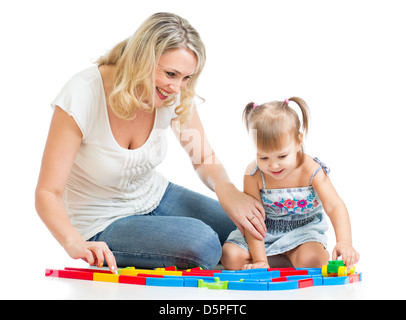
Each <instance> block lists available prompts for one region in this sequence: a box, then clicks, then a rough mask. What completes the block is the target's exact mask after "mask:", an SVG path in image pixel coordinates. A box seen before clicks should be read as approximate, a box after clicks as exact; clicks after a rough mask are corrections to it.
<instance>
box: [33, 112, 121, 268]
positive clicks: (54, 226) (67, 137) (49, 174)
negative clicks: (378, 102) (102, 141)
mask: <svg viewBox="0 0 406 320" xmlns="http://www.w3.org/2000/svg"><path fill="white" fill-rule="evenodd" d="M81 141H82V132H81V131H80V129H79V127H78V126H77V124H76V122H75V121H74V120H73V118H72V117H70V116H69V115H68V114H67V113H66V112H65V111H63V110H62V109H60V108H59V107H56V108H55V111H54V114H53V117H52V120H51V126H50V129H49V134H48V139H47V143H46V146H45V150H44V155H43V158H42V164H41V171H40V175H39V179H38V184H37V188H36V191H35V207H36V210H37V212H38V215H39V216H40V218H41V219H42V221H43V222H44V223H45V225H46V226H47V227H48V229H49V230H50V231H51V233H52V235H53V236H54V237H55V239H56V240H57V241H58V242H59V243H60V244H61V245H62V247H63V248H64V249H65V250H66V252H67V253H68V254H69V255H70V256H71V257H72V258H74V259H79V258H81V259H83V260H85V261H87V262H88V263H89V264H90V265H93V264H94V263H96V264H97V265H98V266H102V265H103V262H104V258H105V259H106V262H107V264H108V265H109V268H110V270H111V271H113V272H115V271H116V270H117V266H116V262H115V259H114V256H113V254H112V253H111V251H110V250H109V249H108V247H107V245H106V244H105V243H102V242H86V241H85V240H83V238H82V237H81V235H80V234H79V233H78V232H77V230H76V229H75V228H74V227H73V225H72V224H71V222H70V220H69V218H68V215H67V213H66V210H65V208H64V204H63V200H62V195H63V192H64V189H65V186H66V183H67V180H68V177H69V174H70V171H71V169H72V165H73V161H74V159H75V157H76V153H77V151H78V149H79V146H80V144H81Z"/></svg>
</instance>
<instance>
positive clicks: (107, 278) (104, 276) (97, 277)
mask: <svg viewBox="0 0 406 320" xmlns="http://www.w3.org/2000/svg"><path fill="white" fill-rule="evenodd" d="M118 277H119V275H118V274H108V273H98V272H95V273H93V281H102V282H115V283H118Z"/></svg>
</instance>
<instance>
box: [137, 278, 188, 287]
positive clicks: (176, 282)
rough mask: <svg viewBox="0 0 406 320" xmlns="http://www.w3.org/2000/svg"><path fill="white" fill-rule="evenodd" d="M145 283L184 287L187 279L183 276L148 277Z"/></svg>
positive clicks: (148, 284)
mask: <svg viewBox="0 0 406 320" xmlns="http://www.w3.org/2000/svg"><path fill="white" fill-rule="evenodd" d="M145 284H146V285H147V286H158V287H184V286H185V280H184V278H183V277H167V278H152V277H148V278H147V280H146V283H145Z"/></svg>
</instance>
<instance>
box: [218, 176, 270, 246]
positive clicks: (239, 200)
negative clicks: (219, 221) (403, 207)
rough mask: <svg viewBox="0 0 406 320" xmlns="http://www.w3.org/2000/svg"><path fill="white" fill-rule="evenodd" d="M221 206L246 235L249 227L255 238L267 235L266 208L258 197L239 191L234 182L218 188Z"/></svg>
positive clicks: (259, 238)
mask: <svg viewBox="0 0 406 320" xmlns="http://www.w3.org/2000/svg"><path fill="white" fill-rule="evenodd" d="M216 193H217V196H218V199H219V201H220V204H221V206H222V207H223V209H224V211H225V212H226V213H227V215H228V216H229V218H230V219H231V220H232V221H233V222H234V224H235V225H236V226H237V228H238V229H239V230H240V231H241V233H242V235H243V236H244V229H247V230H248V231H249V232H250V233H251V234H252V235H253V236H254V237H255V238H257V239H258V240H263V238H264V237H265V236H266V226H265V210H264V208H263V206H262V203H260V202H259V201H258V200H257V199H255V198H254V197H251V196H250V195H248V194H246V193H244V192H241V191H239V190H238V189H237V188H236V187H235V186H234V185H233V184H231V183H230V184H227V185H226V186H223V187H222V188H216Z"/></svg>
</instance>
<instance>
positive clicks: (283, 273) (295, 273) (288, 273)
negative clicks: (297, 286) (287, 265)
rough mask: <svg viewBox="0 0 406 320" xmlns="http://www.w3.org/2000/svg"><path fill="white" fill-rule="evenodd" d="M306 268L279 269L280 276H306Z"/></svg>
mask: <svg viewBox="0 0 406 320" xmlns="http://www.w3.org/2000/svg"><path fill="white" fill-rule="evenodd" d="M307 275H308V272H307V270H287V271H281V277H285V276H307Z"/></svg>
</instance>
